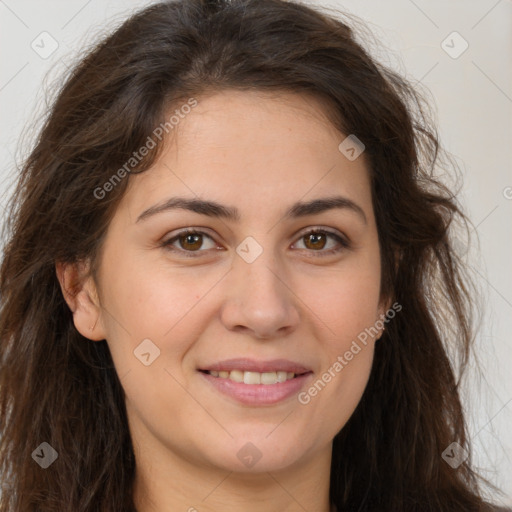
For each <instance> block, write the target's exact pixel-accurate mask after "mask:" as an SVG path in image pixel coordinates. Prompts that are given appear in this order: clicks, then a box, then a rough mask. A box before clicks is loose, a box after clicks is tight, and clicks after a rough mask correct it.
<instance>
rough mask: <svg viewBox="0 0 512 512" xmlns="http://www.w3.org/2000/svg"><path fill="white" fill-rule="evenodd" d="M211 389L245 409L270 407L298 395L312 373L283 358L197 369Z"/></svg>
mask: <svg viewBox="0 0 512 512" xmlns="http://www.w3.org/2000/svg"><path fill="white" fill-rule="evenodd" d="M198 372H199V373H200V374H201V375H202V376H203V378H204V381H205V383H206V384H207V385H209V386H210V387H211V389H213V390H216V391H218V392H220V393H221V394H222V395H225V396H228V397H230V398H231V399H234V400H235V401H236V402H238V403H242V404H244V405H249V406H265V405H267V406H268V405H273V404H277V403H278V402H281V401H283V400H285V399H288V398H291V397H292V396H294V395H295V394H297V393H299V392H300V390H301V389H303V388H304V387H305V386H306V385H307V384H308V383H309V382H310V380H311V377H312V376H313V371H312V370H310V369H309V368H307V367H305V366H303V365H301V364H298V363H295V362H293V361H288V360H284V359H275V360H273V361H254V360H249V359H230V360H228V361H223V362H219V363H215V364H211V365H208V366H205V367H203V368H198Z"/></svg>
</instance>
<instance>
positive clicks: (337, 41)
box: [0, 0, 486, 512]
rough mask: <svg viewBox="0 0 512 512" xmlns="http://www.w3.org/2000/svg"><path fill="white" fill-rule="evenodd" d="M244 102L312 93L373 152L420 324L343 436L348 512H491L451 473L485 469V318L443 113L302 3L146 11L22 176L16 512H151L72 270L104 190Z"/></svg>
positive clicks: (5, 395)
mask: <svg viewBox="0 0 512 512" xmlns="http://www.w3.org/2000/svg"><path fill="white" fill-rule="evenodd" d="M229 89H237V90H261V91H281V92H282V91H284V92H293V93H302V94H313V95H315V97H316V98H318V99H320V100H322V102H323V104H324V105H325V111H326V114H327V115H328V116H329V119H330V120H331V122H332V123H333V125H334V126H335V127H336V128H337V129H338V130H339V131H340V132H341V133H343V134H356V136H357V137H358V138H359V139H360V140H361V141H362V142H363V143H364V145H365V146H366V150H365V155H366V158H367V162H368V171H369V173H370V176H371V187H372V201H373V207H374V211H375V216H376V221H377V225H378V236H379V243H380V248H381V254H382V257H381V266H382V286H381V292H382V296H383V297H389V298H392V300H394V301H396V302H398V303H399V304H401V305H402V307H403V311H402V312H401V313H400V314H399V315H397V316H396V318H395V319H394V320H393V321H392V322H390V323H389V326H388V328H387V329H386V331H385V333H384V335H383V337H382V339H381V341H380V342H379V343H378V344H377V345H376V349H375V357H374V363H373V367H372V370H371V375H370V379H369V382H368V385H367V388H366V390H365V392H364V395H363V397H362V399H361V401H360V403H359V404H358V406H357V408H356V410H355V411H354V413H353V415H352V416H351V418H350V419H349V421H348V423H347V424H346V425H345V426H344V427H343V429H342V430H341V431H340V432H339V433H338V434H337V435H336V437H335V438H334V443H333V451H332V466H331V475H330V500H331V503H332V504H334V505H335V506H336V507H337V508H338V510H339V511H340V512H349V511H350V512H353V511H359V512H370V511H376V510H378V511H380V512H385V511H388V512H391V511H393V512H409V511H415V512H419V511H425V512H426V511H436V512H445V511H446V512H448V511H461V510H464V511H481V510H486V508H485V507H486V505H485V502H484V499H483V497H482V492H481V488H482V482H483V479H482V478H481V477H479V476H478V474H477V473H476V472H475V471H474V470H473V469H472V466H471V458H468V459H467V460H466V461H465V462H463V463H462V464H461V465H460V466H459V467H458V468H457V469H453V468H452V467H451V466H449V465H448V464H447V463H446V462H445V461H444V460H443V458H442V457H441V454H442V453H443V451H444V450H445V449H446V448H447V447H448V446H449V445H450V444H451V443H453V442H457V443H459V444H460V445H461V446H462V447H464V448H465V449H466V450H467V451H468V452H469V453H470V446H469V445H468V436H467V427H466V423H465V418H464V414H463V408H462V405H461V400H460V397H459V384H460V379H461V376H462V372H463V370H464V368H465V367H466V364H467V361H468V357H469V355H470V352H471V346H472V342H473V337H474V334H473V330H474V327H473V313H472V311H473V309H474V308H473V307H472V304H473V302H472V296H473V293H472V285H471V281H470V280H469V279H468V276H466V275H465V273H464V269H463V266H462V264H461V261H460V259H459V258H458V257H457V254H456V252H455V251H454V249H453V245H452V241H451V226H453V225H455V224H457V223H462V225H464V223H465V222H467V218H466V217H465V215H464V213H463V212H462V211H461V209H460V207H459V206H458V203H457V201H456V198H455V194H454V192H453V191H451V190H450V189H449V188H448V187H447V186H446V184H443V183H442V182H441V181H440V179H439V178H438V177H437V176H438V175H437V174H436V169H438V168H439V167H442V165H443V162H447V161H449V159H445V158H443V155H444V154H445V153H444V152H443V151H442V149H441V145H440V142H439V139H438V135H437V133H436V129H435V127H434V124H433V123H432V121H431V116H430V114H429V108H428V104H427V102H426V100H425V99H424V98H423V96H422V95H421V94H420V92H419V91H418V90H417V88H415V87H413V86H412V85H411V84H410V83H409V82H407V81H406V80H405V79H404V78H403V77H401V76H400V75H399V74H398V73H396V72H394V71H391V70H390V69H388V68H386V67H384V66H382V65H381V64H379V63H378V62H376V61H375V59H374V58H372V57H371V56H370V54H369V51H368V50H366V49H364V47H363V44H362V43H359V42H358V41H357V35H356V33H355V31H354V30H353V28H351V26H350V24H349V23H348V22H345V21H343V20H342V17H341V16H340V17H337V16H331V15H329V14H328V13H327V12H322V10H320V9H314V8H312V7H310V6H307V5H304V4H300V3H297V2H294V1H284V0H231V1H229V0H210V1H207V0H181V1H168V2H161V3H157V4H153V5H151V6H149V7H147V8H144V9H143V10H141V11H139V12H137V13H135V14H134V15H132V16H131V17H130V18H129V19H127V20H126V21H124V22H123V23H122V24H121V25H120V26H119V27H118V28H117V29H116V30H115V31H114V32H113V33H111V34H110V35H108V36H107V37H104V38H103V39H102V40H101V41H99V42H98V43H97V44H95V45H94V47H93V48H92V49H90V50H88V52H87V54H86V55H85V56H84V57H83V58H81V59H80V61H79V62H78V63H77V64H76V65H75V66H74V68H73V69H71V70H70V71H69V74H68V75H67V76H66V77H65V79H64V80H63V82H62V85H61V86H60V87H59V90H58V94H57V95H56V98H55V100H54V102H53V104H52V105H51V107H50V108H49V110H48V113H47V116H46V118H45V120H44V124H43V126H42V128H41V130H40V132H39V135H38V137H37V140H36V141H35V143H34V146H33V149H32V150H31V152H30V154H29V156H28V157H27V158H26V159H25V161H24V162H23V165H22V166H21V167H22V168H21V170H20V176H19V179H18V180H17V187H16V190H15V192H14V194H13V196H12V199H11V202H10V205H9V208H10V210H9V219H8V220H7V222H6V224H5V229H6V244H5V248H4V255H3V260H2V265H1V269H0V293H1V299H0V300H1V304H0V308H1V309H0V477H1V481H2V487H3V488H2V496H1V499H0V512H36V511H37V512H55V511H56V510H58V511H60V512H64V511H69V512H98V511H101V512H119V511H121V510H123V511H128V512H133V511H135V506H134V502H133V496H132V493H133V485H134V476H135V457H134V452H133V448H132V443H131V438H130V433H129V430H128V422H127V414H126V409H125V403H124V392H123V388H122V386H121V384H120V380H119V378H118V375H117V374H116V371H115V368H114V365H113V361H112V358H111V355H110V352H109V348H108V345H107V342H106V340H103V341H100V342H96V343H92V342H90V341H89V340H87V339H86V338H84V337H83V336H81V335H80V334H79V333H78V331H77V330H76V328H75V327H74V324H73V318H72V314H71V312H70V310H69V308H68V306H67V304H66V302H65V300H64V298H63V295H62V292H61V289H60V286H59V282H58V280H57V277H56V271H55V266H56V263H57V262H68V263H77V262H81V261H86V260H87V261H90V262H92V272H94V269H95V264H96V263H97V255H98V253H99V250H100V247H101V244H102V241H103V240H104V237H105V233H106V229H107V227H108V225H109V222H110V220H111V219H112V216H113V214H114V212H115V210H116V207H117V205H118V203H119V201H120V199H121V197H122V195H123V193H124V192H125V190H126V187H127V183H128V181H129V176H127V177H126V178H125V179H123V180H120V181H119V183H116V186H115V187H112V190H111V191H109V193H108V194H106V195H105V197H102V198H101V199H99V198H98V197H97V195H98V194H97V191H98V190H99V189H101V188H102V187H103V186H104V184H105V183H106V182H107V181H108V180H109V179H110V178H111V177H112V176H113V174H115V173H116V171H118V169H119V168H120V167H121V166H122V165H123V163H125V162H126V161H127V160H128V159H129V158H130V157H131V155H132V154H133V152H134V151H135V150H137V149H138V148H140V147H141V146H143V145H144V144H145V143H146V141H147V138H148V137H149V136H150V135H151V134H152V133H153V130H154V129H155V127H156V126H158V125H159V124H161V123H163V122H164V121H165V116H166V113H168V112H169V111H170V110H171V109H172V108H174V107H175V106H176V105H179V104H180V102H181V103H182V102H183V99H184V98H190V97H198V98H200V96H201V95H202V94H210V93H215V92H216V91H220V90H229ZM161 146H162V145H161V144H160V145H158V147H156V148H155V149H154V150H152V151H150V152H149V153H148V154H147V155H146V156H145V157H144V158H143V159H141V161H140V162H138V163H137V165H135V166H134V167H133V169H132V170H131V171H130V172H133V173H135V172H144V171H146V170H147V169H149V168H150V167H151V165H152V164H153V163H154V162H155V160H156V158H157V157H158V155H159V154H160V150H161ZM95 191H96V193H95ZM42 441H46V442H48V443H49V444H50V445H51V446H52V447H53V448H54V449H55V450H56V451H57V452H58V454H59V456H58V459H57V461H56V462H55V463H54V464H52V465H51V466H50V467H49V468H48V469H46V470H42V469H41V468H40V467H39V465H37V464H36V463H35V462H34V460H32V453H33V451H34V450H35V449H36V447H38V446H39V445H40V443H41V442H42Z"/></svg>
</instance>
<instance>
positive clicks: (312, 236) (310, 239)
mask: <svg viewBox="0 0 512 512" xmlns="http://www.w3.org/2000/svg"><path fill="white" fill-rule="evenodd" d="M323 237H324V235H323V234H322V233H311V234H310V235H309V237H308V243H311V242H312V244H313V248H318V247H320V249H323V247H324V245H325V238H324V240H323V242H324V243H321V244H320V245H318V242H319V241H320V242H322V240H321V239H322V238H323Z"/></svg>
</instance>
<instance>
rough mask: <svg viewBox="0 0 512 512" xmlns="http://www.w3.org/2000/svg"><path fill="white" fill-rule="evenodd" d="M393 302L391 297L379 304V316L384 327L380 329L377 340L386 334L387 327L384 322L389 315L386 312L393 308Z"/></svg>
mask: <svg viewBox="0 0 512 512" xmlns="http://www.w3.org/2000/svg"><path fill="white" fill-rule="evenodd" d="M392 303H393V300H392V298H391V297H389V298H385V299H384V300H383V301H382V302H381V303H380V305H379V309H378V318H379V319H380V320H381V321H382V329H380V332H379V335H378V337H377V338H376V340H380V339H381V338H382V335H383V334H384V330H385V329H386V323H384V320H385V319H386V316H387V315H386V313H387V312H388V311H389V310H390V309H391V306H392ZM400 309H401V308H400ZM376 323H377V322H376Z"/></svg>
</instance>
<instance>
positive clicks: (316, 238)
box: [296, 229, 351, 256]
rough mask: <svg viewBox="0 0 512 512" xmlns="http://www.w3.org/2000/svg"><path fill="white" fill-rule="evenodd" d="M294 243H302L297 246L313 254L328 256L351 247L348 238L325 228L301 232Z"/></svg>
mask: <svg viewBox="0 0 512 512" xmlns="http://www.w3.org/2000/svg"><path fill="white" fill-rule="evenodd" d="M296 243H297V244H299V245H300V244H303V245H304V247H298V248H299V249H304V250H306V251H307V252H308V253H309V254H310V255H313V256H328V255H332V254H336V253H339V252H341V251H343V250H344V249H349V248H350V247H351V244H350V242H349V241H348V239H345V238H344V237H343V236H341V235H338V234H337V233H333V232H331V231H329V230H327V229H313V230H310V231H308V232H307V233H305V234H303V235H302V237H301V238H299V241H298V242H296ZM315 253H317V254H315Z"/></svg>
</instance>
